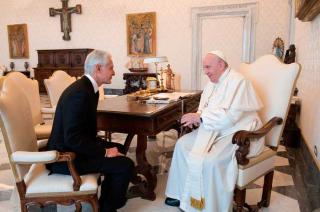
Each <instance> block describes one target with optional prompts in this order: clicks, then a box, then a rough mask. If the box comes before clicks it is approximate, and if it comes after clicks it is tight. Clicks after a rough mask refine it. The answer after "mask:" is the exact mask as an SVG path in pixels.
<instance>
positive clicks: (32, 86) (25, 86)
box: [6, 71, 43, 125]
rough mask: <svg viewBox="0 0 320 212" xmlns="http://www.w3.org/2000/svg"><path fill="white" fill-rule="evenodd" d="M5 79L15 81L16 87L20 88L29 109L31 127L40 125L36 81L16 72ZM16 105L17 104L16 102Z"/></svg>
mask: <svg viewBox="0 0 320 212" xmlns="http://www.w3.org/2000/svg"><path fill="white" fill-rule="evenodd" d="M6 77H7V78H8V79H12V80H13V81H15V82H16V84H17V85H18V87H19V88H21V90H22V91H23V92H24V94H25V96H26V97H27V99H28V102H29V104H30V107H31V114H32V121H33V125H37V124H40V123H42V122H43V119H42V115H41V103H40V94H39V85H38V81H37V80H32V79H30V78H28V77H26V76H25V75H24V74H22V73H20V72H18V71H15V72H11V73H9V74H8V75H7V76H6ZM17 104H19V103H18V102H17Z"/></svg>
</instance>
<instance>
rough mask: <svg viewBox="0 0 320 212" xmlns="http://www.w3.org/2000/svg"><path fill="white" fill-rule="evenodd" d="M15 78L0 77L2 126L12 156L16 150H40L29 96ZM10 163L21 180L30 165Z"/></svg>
mask: <svg viewBox="0 0 320 212" xmlns="http://www.w3.org/2000/svg"><path fill="white" fill-rule="evenodd" d="M18 86H19V84H17V83H16V82H15V81H14V79H12V78H9V77H2V78H1V79H0V126H1V131H2V134H3V138H4V142H5V146H6V149H7V152H8V156H9V160H10V156H11V154H12V153H13V152H15V151H38V148H37V142H36V140H37V138H36V134H35V131H34V127H33V122H32V115H31V108H30V105H29V102H28V99H27V97H26V96H25V94H24V92H23V91H22V89H21V88H19V87H18ZM10 165H11V168H12V171H13V174H14V176H15V180H16V182H20V181H21V180H22V179H23V177H24V175H25V174H26V172H27V171H28V169H29V166H28V165H16V164H14V163H12V162H11V160H10Z"/></svg>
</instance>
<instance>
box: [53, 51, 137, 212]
mask: <svg viewBox="0 0 320 212" xmlns="http://www.w3.org/2000/svg"><path fill="white" fill-rule="evenodd" d="M84 69H85V75H84V76H83V77H82V78H81V79H79V80H77V81H76V82H74V83H73V84H71V85H70V86H69V87H68V88H66V90H65V91H64V92H63V93H62V95H61V97H60V99H59V102H58V105H57V108H56V113H55V117H54V121H53V129H52V132H51V135H50V138H49V142H48V149H49V150H58V151H61V152H67V151H72V152H75V153H76V158H75V160H74V164H75V167H76V169H77V171H78V173H79V174H80V175H83V174H88V173H98V172H99V173H102V174H104V181H103V182H102V184H101V196H100V199H99V202H100V211H103V212H112V211H116V209H118V208H120V207H122V206H123V205H124V204H125V202H126V197H125V195H126V191H127V188H128V185H129V181H130V179H131V177H132V175H133V171H134V163H133V162H132V160H130V159H129V158H127V157H125V156H124V155H123V153H124V152H123V146H122V145H121V144H116V143H112V142H106V141H103V140H102V139H100V138H98V137H97V118H96V113H97V104H98V99H99V91H98V88H99V86H101V85H102V84H104V83H107V84H110V83H111V79H112V76H114V74H115V73H114V70H113V62H112V58H111V55H110V54H108V53H106V52H104V51H100V50H94V51H92V52H91V53H90V54H89V55H88V56H87V58H86V61H85V67H84ZM47 168H48V169H49V170H50V171H51V172H53V173H60V174H70V172H69V170H68V167H67V164H66V163H65V162H59V163H52V164H49V165H48V166H47Z"/></svg>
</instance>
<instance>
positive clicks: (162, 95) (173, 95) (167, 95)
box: [153, 92, 194, 101]
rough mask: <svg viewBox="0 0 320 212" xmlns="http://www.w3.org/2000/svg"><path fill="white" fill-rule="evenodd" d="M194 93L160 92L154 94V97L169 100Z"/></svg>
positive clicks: (175, 99)
mask: <svg viewBox="0 0 320 212" xmlns="http://www.w3.org/2000/svg"><path fill="white" fill-rule="evenodd" d="M191 94H194V93H184V92H173V93H158V94H156V95H153V97H158V98H169V100H173V101H177V100H178V99H179V98H180V97H184V96H188V95H191Z"/></svg>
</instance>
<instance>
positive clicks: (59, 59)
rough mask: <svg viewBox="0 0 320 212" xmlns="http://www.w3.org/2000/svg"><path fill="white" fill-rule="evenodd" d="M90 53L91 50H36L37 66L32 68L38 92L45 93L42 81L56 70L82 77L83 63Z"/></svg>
mask: <svg viewBox="0 0 320 212" xmlns="http://www.w3.org/2000/svg"><path fill="white" fill-rule="evenodd" d="M91 51H93V49H46V50H37V52H38V66H37V67H36V68H34V77H35V79H36V80H38V82H39V90H40V92H41V93H45V92H46V89H45V86H44V83H43V80H44V79H47V78H49V77H50V76H51V75H52V74H53V72H54V71H56V70H63V71H65V72H67V73H68V74H69V75H70V76H75V77H80V76H82V75H83V74H84V68H83V65H84V62H85V60H86V57H87V55H88V54H89V53H90V52H91Z"/></svg>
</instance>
